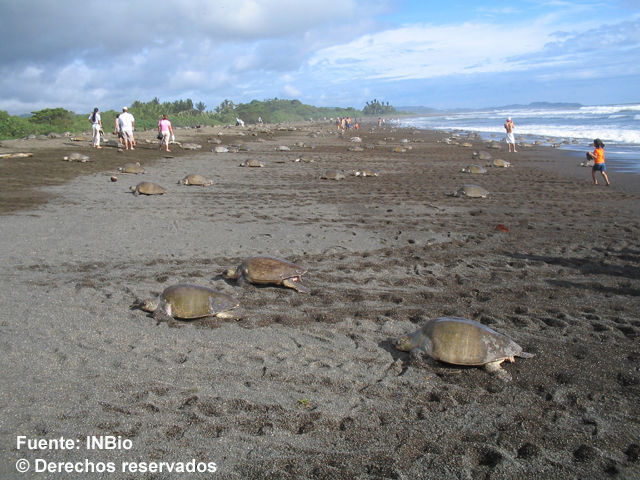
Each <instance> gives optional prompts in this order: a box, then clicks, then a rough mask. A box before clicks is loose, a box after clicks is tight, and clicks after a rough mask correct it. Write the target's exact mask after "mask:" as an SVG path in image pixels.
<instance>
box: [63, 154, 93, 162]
mask: <svg viewBox="0 0 640 480" xmlns="http://www.w3.org/2000/svg"><path fill="white" fill-rule="evenodd" d="M63 160H66V161H67V162H81V163H85V162H88V161H89V155H84V154H82V153H78V152H73V153H70V154H69V155H67V156H65V157H63Z"/></svg>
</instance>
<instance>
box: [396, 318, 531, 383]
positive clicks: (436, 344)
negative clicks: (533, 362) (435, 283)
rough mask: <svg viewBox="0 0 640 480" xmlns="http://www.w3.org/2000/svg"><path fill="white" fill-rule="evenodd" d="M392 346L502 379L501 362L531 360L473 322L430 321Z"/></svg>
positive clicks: (512, 344)
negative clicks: (476, 368)
mask: <svg viewBox="0 0 640 480" xmlns="http://www.w3.org/2000/svg"><path fill="white" fill-rule="evenodd" d="M393 345H394V346H395V347H396V348H397V349H398V350H402V351H408V352H413V353H417V352H419V351H420V350H422V351H423V352H425V353H426V354H427V355H429V356H430V357H432V358H434V359H436V360H439V361H441V362H445V363H452V364H454V365H468V366H483V367H484V368H485V369H486V370H487V371H490V372H500V373H501V374H502V376H503V377H504V378H509V375H508V374H507V373H506V372H504V371H503V370H502V369H501V367H500V364H501V363H502V362H504V361H505V360H508V361H510V362H514V361H515V360H514V357H522V358H531V357H533V354H531V353H527V352H523V351H522V347H521V346H520V345H518V344H517V343H516V342H514V341H513V340H512V339H511V338H509V337H508V336H506V335H503V334H502V333H498V332H496V331H495V330H492V329H491V328H489V327H487V326H485V325H483V324H481V323H479V322H476V321H474V320H467V319H465V318H457V317H441V318H436V319H433V320H429V321H428V322H427V323H426V324H425V325H424V326H423V327H422V328H420V329H418V330H416V331H415V332H413V333H409V334H407V335H402V336H401V337H399V338H397V339H395V340H394V341H393Z"/></svg>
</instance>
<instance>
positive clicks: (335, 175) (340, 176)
mask: <svg viewBox="0 0 640 480" xmlns="http://www.w3.org/2000/svg"><path fill="white" fill-rule="evenodd" d="M320 178H322V179H323V180H344V179H345V178H346V177H345V176H344V173H342V172H341V171H340V170H327V171H326V172H324V173H323V174H322V176H320Z"/></svg>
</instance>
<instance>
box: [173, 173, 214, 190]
mask: <svg viewBox="0 0 640 480" xmlns="http://www.w3.org/2000/svg"><path fill="white" fill-rule="evenodd" d="M178 183H181V184H183V185H199V186H204V187H208V186H209V185H213V180H209V179H208V178H205V177H203V176H202V175H198V174H189V175H187V176H186V177H184V178H183V179H182V180H180V181H179V182H178Z"/></svg>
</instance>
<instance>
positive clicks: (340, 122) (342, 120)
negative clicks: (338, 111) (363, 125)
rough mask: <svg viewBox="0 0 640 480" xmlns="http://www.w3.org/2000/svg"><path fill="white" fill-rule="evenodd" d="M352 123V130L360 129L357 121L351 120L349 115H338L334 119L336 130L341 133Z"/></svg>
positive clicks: (349, 127) (348, 128)
mask: <svg viewBox="0 0 640 480" xmlns="http://www.w3.org/2000/svg"><path fill="white" fill-rule="evenodd" d="M352 125H353V129H354V130H356V131H358V130H360V124H359V123H358V121H357V120H355V122H352V120H351V117H338V118H337V119H336V126H337V127H338V130H340V131H341V132H343V133H344V132H345V131H347V130H350V129H351V126H352Z"/></svg>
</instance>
